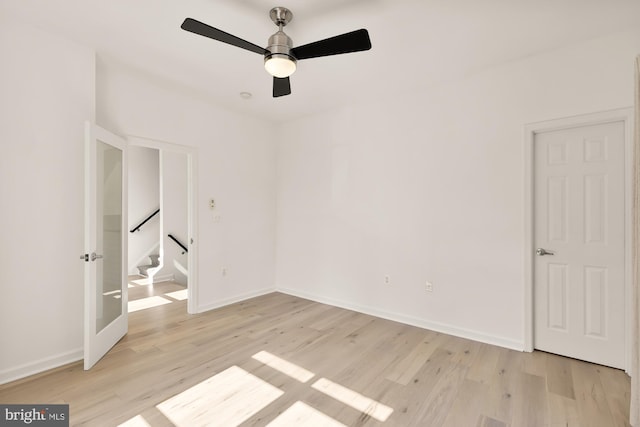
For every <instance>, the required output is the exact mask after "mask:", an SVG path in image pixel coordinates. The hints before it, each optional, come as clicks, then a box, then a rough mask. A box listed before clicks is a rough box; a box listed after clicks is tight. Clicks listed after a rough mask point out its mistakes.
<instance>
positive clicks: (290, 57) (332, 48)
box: [181, 7, 371, 98]
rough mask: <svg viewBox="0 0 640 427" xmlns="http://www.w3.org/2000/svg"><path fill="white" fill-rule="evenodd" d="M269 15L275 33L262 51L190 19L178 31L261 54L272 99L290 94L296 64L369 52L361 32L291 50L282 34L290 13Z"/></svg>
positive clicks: (275, 10) (281, 10)
mask: <svg viewBox="0 0 640 427" xmlns="http://www.w3.org/2000/svg"><path fill="white" fill-rule="evenodd" d="M269 16H270V17H271V20H272V21H273V22H274V24H276V25H277V26H278V31H277V32H276V33H275V34H273V35H272V36H271V37H269V45H268V46H267V47H266V48H262V47H260V46H258V45H255V44H253V43H250V42H248V41H246V40H243V39H241V38H239V37H236V36H234V35H231V34H229V33H226V32H224V31H222V30H219V29H217V28H213V27H211V26H209V25H207V24H204V23H202V22H200V21H197V20H195V19H192V18H187V19H185V20H184V22H183V23H182V25H181V28H182V29H183V30H186V31H189V32H191V33H195V34H199V35H201V36H204V37H209V38H211V39H214V40H218V41H221V42H223V43H227V44H230V45H232V46H237V47H239V48H242V49H246V50H249V51H251V52H255V53H259V54H260V55H263V56H264V67H265V69H266V70H267V72H268V73H269V74H271V75H272V76H273V97H274V98H277V97H279V96H285V95H289V94H291V83H290V82H289V76H290V75H291V74H293V73H294V72H295V71H296V62H297V61H299V60H301V59H309V58H318V57H321V56H330V55H340V54H342V53H351V52H360V51H363V50H369V49H371V40H370V39H369V32H368V31H367V30H365V29H360V30H356V31H352V32H350V33H345V34H341V35H339V36H334V37H330V38H328V39H324V40H320V41H317V42H314V43H309V44H305V45H303V46H298V47H293V42H292V41H291V38H290V37H289V36H288V35H286V34H285V33H284V31H282V29H283V28H284V27H285V25H287V24H288V23H289V22H290V21H291V19H292V18H293V14H292V13H291V11H290V10H289V9H287V8H285V7H274V8H273V9H271V11H270V12H269Z"/></svg>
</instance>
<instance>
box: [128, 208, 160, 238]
mask: <svg viewBox="0 0 640 427" xmlns="http://www.w3.org/2000/svg"><path fill="white" fill-rule="evenodd" d="M159 213H160V208H158V209H157V210H156V211H155V212H154V213H152V214H151V215H149V216H148V217H146V218H145V219H144V220H142V222H140V224H138V225H137V226H136V227H133V228H132V229H131V230H129V232H131V233H135V232H136V231H138V230H140V228H142V226H143V225H145V224H146V223H147V221H149V220H150V219H151V218H153V217H154V216H156V215H157V214H159Z"/></svg>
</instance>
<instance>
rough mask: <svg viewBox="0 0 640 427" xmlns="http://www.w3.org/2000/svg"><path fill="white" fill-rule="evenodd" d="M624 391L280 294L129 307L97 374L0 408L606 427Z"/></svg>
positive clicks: (593, 378)
mask: <svg viewBox="0 0 640 427" xmlns="http://www.w3.org/2000/svg"><path fill="white" fill-rule="evenodd" d="M167 286H168V287H167ZM163 287H164V288H163V289H159V290H157V291H159V292H170V291H172V290H176V289H178V288H171V286H170V285H163ZM159 288H160V287H159ZM148 295H152V293H148ZM265 358H266V359H265ZM258 359H260V360H258ZM264 362H267V364H265V363H264ZM629 390H630V385H629V379H628V377H627V376H626V374H624V373H623V372H621V371H618V370H615V369H610V368H605V367H602V366H598V365H592V364H589V363H585V362H580V361H576V360H572V359H567V358H563V357H559V356H555V355H551V354H547V353H542V352H534V353H521V352H517V351H512V350H506V349H503V348H499V347H494V346H491V345H486V344H481V343H477V342H474V341H469V340H465V339H460V338H455V337H451V336H447V335H443V334H439V333H435V332H431V331H427V330H423V329H419V328H415V327H411V326H406V325H403V324H399V323H395V322H391V321H387V320H382V319H379V318H375V317H371V316H367V315H363V314H359V313H355V312H351V311H348V310H342V309H338V308H334V307H330V306H327V305H323V304H318V303H315V302H311V301H307V300H304V299H300V298H295V297H291V296H288V295H283V294H279V293H273V294H269V295H266V296H262V297H258V298H254V299H251V300H248V301H245V302H242V303H238V304H233V305H230V306H227V307H224V308H221V309H218V310H214V311H211V312H208V313H204V314H200V315H193V316H190V315H187V314H186V301H177V300H176V301H174V302H172V303H170V304H165V305H162V306H158V307H154V308H149V309H145V310H140V311H137V312H134V313H132V314H131V315H130V330H129V333H128V335H127V336H126V337H125V338H124V339H123V340H122V341H121V342H120V343H118V345H117V346H116V347H115V348H114V349H113V350H112V351H111V352H110V353H109V354H108V355H107V356H105V358H104V359H102V360H101V361H100V362H98V364H97V365H96V366H95V367H94V368H93V369H92V370H91V371H89V372H84V371H83V370H82V366H81V364H80V363H76V364H72V365H68V366H66V367H63V368H59V369H57V370H55V371H52V372H49V373H45V374H40V375H38V376H36V377H32V378H28V379H25V380H21V381H18V382H15V383H12V384H7V385H4V386H0V402H1V403H69V404H70V412H71V425H96V426H109V425H119V424H121V423H124V422H126V421H128V420H132V419H133V421H141V420H144V421H145V422H146V423H148V424H147V425H151V426H171V425H180V426H189V427H192V426H195V425H198V424H199V423H200V424H201V425H222V426H225V427H229V426H232V425H241V426H243V427H247V426H266V425H267V424H269V423H271V422H273V424H271V425H272V426H289V427H295V426H310V425H327V426H335V425H340V424H337V423H341V424H342V425H347V426H365V425H366V426H425V427H427V426H452V427H465V426H471V427H477V426H481V427H489V426H491V427H504V426H535V427H542V426H553V427H556V426H557V427H560V426H580V427H589V426H594V427H610V426H627V425H628V423H627V421H626V420H627V419H628V413H629ZM389 411H392V412H391V413H390V415H389ZM225 417H226V418H225ZM385 418H386V420H385V421H384V422H383V421H381V420H382V419H385ZM171 420H173V422H172V421H171ZM133 421H130V424H128V425H145V424H134V423H133ZM312 421H315V422H316V424H312Z"/></svg>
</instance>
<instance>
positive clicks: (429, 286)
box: [424, 280, 433, 292]
mask: <svg viewBox="0 0 640 427" xmlns="http://www.w3.org/2000/svg"><path fill="white" fill-rule="evenodd" d="M424 290H425V291H427V292H433V283H431V282H429V281H428V280H427V281H426V282H425V284H424Z"/></svg>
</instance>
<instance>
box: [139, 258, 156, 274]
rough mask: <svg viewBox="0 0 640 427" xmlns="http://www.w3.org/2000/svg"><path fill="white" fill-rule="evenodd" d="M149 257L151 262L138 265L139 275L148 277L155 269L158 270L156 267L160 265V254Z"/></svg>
mask: <svg viewBox="0 0 640 427" xmlns="http://www.w3.org/2000/svg"><path fill="white" fill-rule="evenodd" d="M149 259H150V260H151V264H147V265H139V266H138V271H139V272H140V275H141V276H144V277H149V275H150V274H153V273H155V272H156V271H158V268H157V267H159V266H160V255H156V254H152V255H149Z"/></svg>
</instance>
